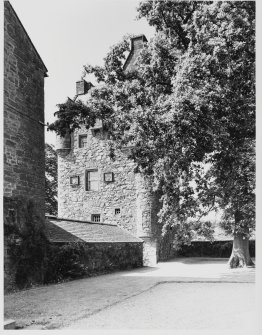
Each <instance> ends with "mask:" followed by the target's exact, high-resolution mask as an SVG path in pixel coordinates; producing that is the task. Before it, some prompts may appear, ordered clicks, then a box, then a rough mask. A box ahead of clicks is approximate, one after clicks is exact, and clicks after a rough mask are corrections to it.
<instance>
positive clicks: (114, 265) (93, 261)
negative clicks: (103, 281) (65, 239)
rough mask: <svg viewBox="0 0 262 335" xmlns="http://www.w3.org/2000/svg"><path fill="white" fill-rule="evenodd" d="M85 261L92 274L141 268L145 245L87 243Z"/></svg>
mask: <svg viewBox="0 0 262 335" xmlns="http://www.w3.org/2000/svg"><path fill="white" fill-rule="evenodd" d="M83 261H84V263H85V265H86V266H87V267H88V270H89V271H90V273H92V272H100V271H108V270H122V269H128V268H136V267H141V266H143V244H142V243H87V244H86V245H85V255H84V257H83ZM89 271H88V272H89Z"/></svg>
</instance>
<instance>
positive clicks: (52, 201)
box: [45, 143, 57, 215]
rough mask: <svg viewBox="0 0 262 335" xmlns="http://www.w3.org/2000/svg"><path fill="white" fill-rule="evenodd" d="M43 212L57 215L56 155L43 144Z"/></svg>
mask: <svg viewBox="0 0 262 335" xmlns="http://www.w3.org/2000/svg"><path fill="white" fill-rule="evenodd" d="M45 192H46V193H45V211H46V213H48V214H53V215H57V154H56V151H55V149H54V147H53V145H50V144H48V143H46V144H45Z"/></svg>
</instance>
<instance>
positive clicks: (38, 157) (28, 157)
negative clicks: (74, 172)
mask: <svg viewBox="0 0 262 335" xmlns="http://www.w3.org/2000/svg"><path fill="white" fill-rule="evenodd" d="M4 10H5V12H4V197H6V198H20V197H23V198H24V197H25V198H32V199H34V201H35V203H37V207H38V208H39V212H40V215H41V216H42V217H44V197H45V141H44V127H43V124H44V78H45V77H46V76H47V74H46V73H47V69H46V67H45V65H44V63H43V61H42V59H41V58H40V56H39V54H38V52H37V51H36V49H35V47H34V45H33V43H32V41H31V40H30V38H29V36H28V34H27V32H26V31H25V29H24V27H23V25H22V23H21V22H20V20H19V18H18V16H17V15H16V13H15V11H14V9H13V7H12V6H11V4H10V2H9V1H5V2H4Z"/></svg>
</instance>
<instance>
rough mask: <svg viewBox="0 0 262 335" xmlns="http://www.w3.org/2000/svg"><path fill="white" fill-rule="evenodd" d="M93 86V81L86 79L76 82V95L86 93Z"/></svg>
mask: <svg viewBox="0 0 262 335" xmlns="http://www.w3.org/2000/svg"><path fill="white" fill-rule="evenodd" d="M91 87H93V85H92V83H90V82H86V81H85V80H84V79H82V80H80V81H77V82H76V95H83V94H86V93H87V92H88V91H89V90H90V88H91Z"/></svg>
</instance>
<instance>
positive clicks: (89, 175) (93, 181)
mask: <svg viewBox="0 0 262 335" xmlns="http://www.w3.org/2000/svg"><path fill="white" fill-rule="evenodd" d="M98 178H99V176H98V170H90V171H86V191H98V187H99V179H98Z"/></svg>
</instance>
